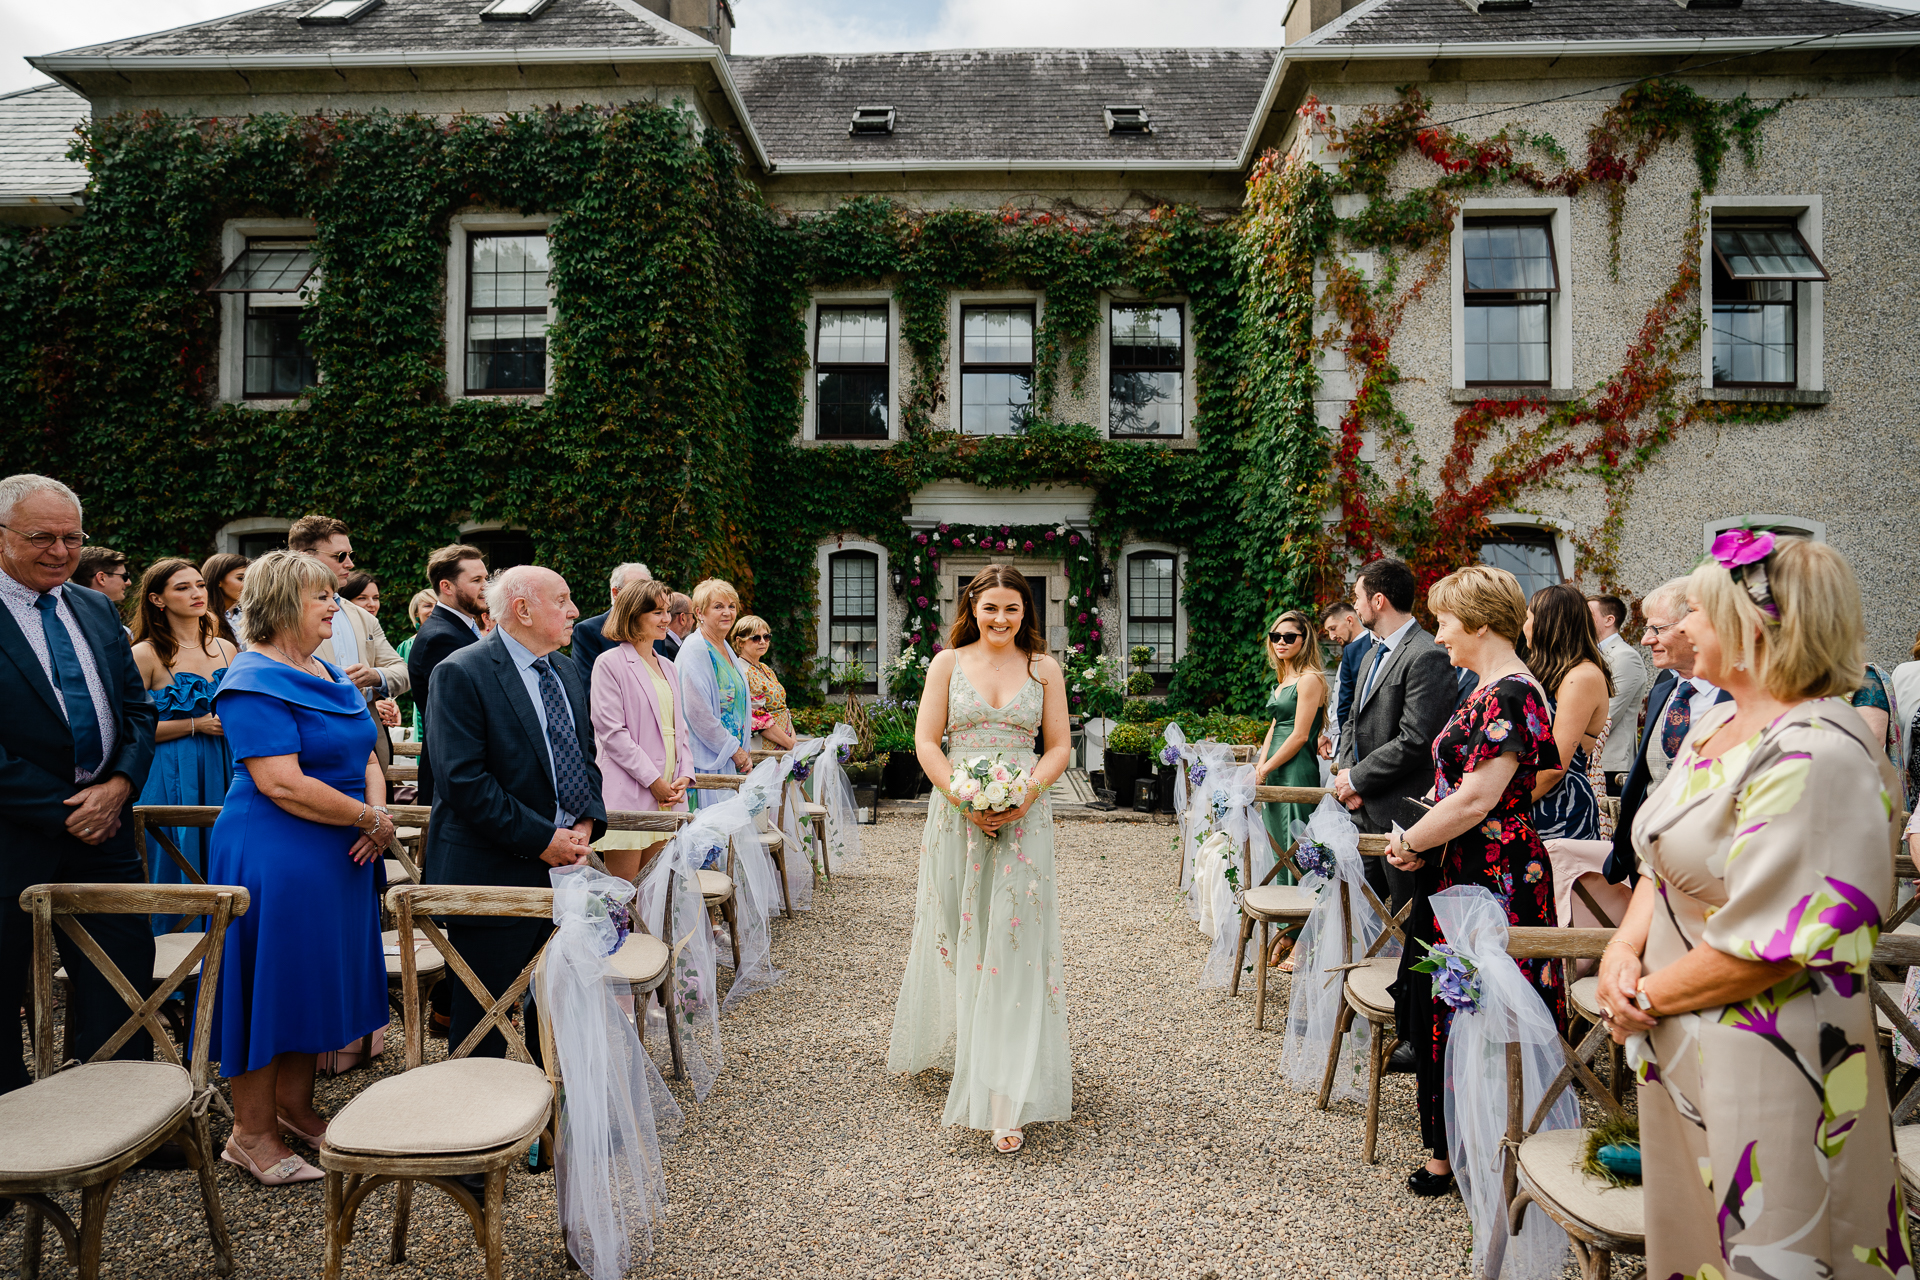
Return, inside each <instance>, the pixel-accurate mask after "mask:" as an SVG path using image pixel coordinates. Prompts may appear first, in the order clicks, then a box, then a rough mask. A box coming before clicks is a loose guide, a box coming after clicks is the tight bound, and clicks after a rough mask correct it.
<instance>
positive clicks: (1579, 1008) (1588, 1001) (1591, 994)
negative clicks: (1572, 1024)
mask: <svg viewBox="0 0 1920 1280" xmlns="http://www.w3.org/2000/svg"><path fill="white" fill-rule="evenodd" d="M1567 995H1568V996H1569V997H1571V998H1572V1000H1573V1008H1574V1011H1575V1012H1576V1013H1578V1014H1579V1015H1580V1016H1581V1017H1583V1018H1585V1019H1586V1020H1587V1021H1588V1022H1595V1023H1597V1022H1599V1021H1600V979H1599V978H1597V977H1594V978H1581V979H1579V980H1578V981H1576V982H1575V983H1574V984H1573V985H1572V986H1571V987H1568V988H1567Z"/></svg>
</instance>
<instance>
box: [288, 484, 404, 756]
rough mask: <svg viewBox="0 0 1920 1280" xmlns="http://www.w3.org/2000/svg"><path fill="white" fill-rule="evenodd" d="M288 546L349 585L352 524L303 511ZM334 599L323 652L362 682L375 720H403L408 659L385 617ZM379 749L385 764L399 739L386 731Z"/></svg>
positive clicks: (385, 722)
mask: <svg viewBox="0 0 1920 1280" xmlns="http://www.w3.org/2000/svg"><path fill="white" fill-rule="evenodd" d="M287 547H288V549H289V550H292V551H299V552H303V553H305V554H306V555H310V556H312V557H314V558H315V559H317V560H319V561H320V563H322V564H324V565H326V566H327V568H329V569H331V570H333V574H334V577H335V578H336V579H338V581H339V585H340V586H345V585H346V582H347V578H348V577H349V576H350V575H351V574H352V573H353V540H352V539H351V538H350V537H349V536H348V534H347V526H346V525H345V524H343V523H342V522H340V521H338V520H335V519H334V518H333V517H332V516H317V515H316V516H301V517H300V518H299V519H298V520H295V521H294V522H293V527H292V528H290V529H288V530H287ZM334 600H335V602H336V603H337V604H339V606H340V612H339V613H338V614H336V615H334V620H333V638H332V639H331V640H323V641H321V643H320V649H319V654H320V656H321V657H323V658H326V659H328V660H329V661H331V662H332V663H333V665H334V666H336V667H339V668H340V669H341V670H342V671H344V672H346V675H347V679H349V680H351V681H353V683H354V684H356V685H358V686H359V688H360V692H361V695H362V696H363V697H365V698H366V700H367V707H368V709H369V710H370V711H372V712H373V718H374V720H375V721H377V722H378V723H379V724H380V725H381V726H382V727H383V728H390V727H392V726H393V725H397V724H399V723H400V707H399V704H398V703H396V702H394V699H395V698H397V697H399V696H400V695H401V694H403V693H405V692H406V691H407V689H408V687H409V683H408V679H407V663H406V659H404V658H402V657H401V656H400V655H399V654H398V653H395V652H394V649H393V646H392V645H390V644H388V643H387V633H386V632H385V631H383V630H381V628H380V621H379V619H377V618H375V617H374V616H373V615H372V614H370V613H368V612H367V611H366V610H365V609H362V608H361V607H360V606H359V605H357V604H354V603H353V602H352V601H349V600H343V599H341V598H340V597H339V596H335V597H334ZM373 749H374V752H375V754H376V755H378V756H379V757H380V764H381V765H382V766H383V767H384V766H386V765H387V764H389V763H391V762H392V760H393V743H392V741H391V740H390V739H389V738H388V736H387V734H386V733H384V732H383V733H381V734H380V736H379V737H378V738H376V739H375V740H374V744H373Z"/></svg>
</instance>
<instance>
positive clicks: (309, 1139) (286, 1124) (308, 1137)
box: [274, 1111, 327, 1151]
mask: <svg viewBox="0 0 1920 1280" xmlns="http://www.w3.org/2000/svg"><path fill="white" fill-rule="evenodd" d="M274 1115H275V1118H276V1119H278V1120H279V1121H280V1127H281V1128H282V1129H285V1130H286V1131H287V1132H288V1133H290V1134H292V1135H293V1136H294V1137H296V1138H298V1139H300V1141H302V1142H304V1143H306V1144H307V1145H308V1146H310V1147H312V1148H313V1149H314V1150H315V1151H318V1150H320V1148H322V1147H324V1146H326V1145H327V1131H326V1130H325V1129H322V1130H320V1132H318V1133H308V1132H307V1131H306V1130H305V1129H302V1128H301V1127H300V1126H298V1125H296V1124H295V1123H294V1122H293V1121H291V1120H289V1119H287V1115H286V1112H284V1111H280V1112H275V1113H274Z"/></svg>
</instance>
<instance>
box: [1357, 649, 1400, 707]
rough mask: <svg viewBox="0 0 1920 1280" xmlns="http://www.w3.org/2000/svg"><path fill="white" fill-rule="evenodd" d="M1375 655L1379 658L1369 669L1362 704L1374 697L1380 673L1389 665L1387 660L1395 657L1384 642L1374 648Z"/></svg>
mask: <svg viewBox="0 0 1920 1280" xmlns="http://www.w3.org/2000/svg"><path fill="white" fill-rule="evenodd" d="M1373 653H1374V655H1377V656H1375V658H1374V663H1373V665H1372V666H1371V667H1369V668H1367V683H1366V686H1365V687H1364V688H1362V689H1361V690H1360V701H1362V702H1365V701H1366V700H1367V699H1368V698H1370V697H1372V696H1373V686H1374V684H1375V683H1376V682H1378V680H1379V679H1380V671H1381V669H1382V668H1383V667H1385V666H1386V665H1387V659H1388V658H1391V657H1392V656H1393V650H1391V649H1389V648H1387V643H1386V641H1384V640H1382V641H1380V642H1378V643H1377V644H1375V645H1374V646H1373Z"/></svg>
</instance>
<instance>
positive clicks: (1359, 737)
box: [1333, 559, 1456, 911]
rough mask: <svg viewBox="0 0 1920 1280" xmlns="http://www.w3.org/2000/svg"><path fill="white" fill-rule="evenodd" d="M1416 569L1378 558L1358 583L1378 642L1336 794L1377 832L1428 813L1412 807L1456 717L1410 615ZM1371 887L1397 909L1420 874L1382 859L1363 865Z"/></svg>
mask: <svg viewBox="0 0 1920 1280" xmlns="http://www.w3.org/2000/svg"><path fill="white" fill-rule="evenodd" d="M1413 596H1414V580H1413V571H1412V570H1411V569H1409V568H1407V566H1406V565H1405V564H1403V563H1402V562H1401V561H1399V560H1392V559H1381V560H1375V561H1373V562H1372V563H1370V564H1368V565H1366V566H1365V567H1364V568H1362V569H1361V570H1360V576H1359V577H1358V578H1356V579H1355V580H1354V584H1353V607H1354V611H1355V612H1356V613H1357V614H1359V617H1360V622H1361V624H1362V625H1363V626H1365V627H1366V628H1367V630H1369V631H1371V632H1372V633H1373V634H1374V637H1375V638H1376V639H1378V640H1379V641H1380V643H1379V644H1377V645H1375V646H1374V649H1373V652H1372V653H1371V654H1369V655H1368V656H1367V659H1366V661H1365V662H1364V663H1362V664H1361V668H1360V673H1359V676H1358V677H1357V681H1356V684H1355V687H1354V698H1353V710H1352V711H1351V712H1350V713H1349V715H1348V720H1347V723H1346V724H1345V725H1343V726H1341V733H1340V755H1339V764H1340V771H1339V773H1338V774H1336V775H1335V777H1334V782H1333V789H1334V795H1335V796H1336V797H1337V798H1338V799H1339V800H1340V802H1341V803H1342V804H1344V805H1346V806H1347V808H1349V809H1351V810H1353V811H1354V815H1355V824H1356V825H1357V826H1358V827H1359V828H1360V829H1361V830H1362V831H1365V832H1368V833H1371V834H1374V835H1382V834H1385V833H1386V832H1387V831H1389V830H1390V829H1391V828H1392V825H1393V824H1394V823H1396V822H1397V823H1399V824H1400V825H1401V826H1402V827H1410V826H1412V825H1413V824H1414V823H1415V822H1417V821H1419V818H1420V814H1421V812H1422V810H1421V809H1420V807H1419V806H1418V805H1415V804H1412V803H1410V801H1411V800H1413V799H1415V798H1417V797H1419V796H1423V795H1425V794H1426V793H1427V792H1428V790H1430V789H1431V788H1432V786H1433V740H1434V739H1435V738H1436V737H1438V736H1439V734H1440V730H1441V729H1442V728H1443V727H1445V725H1446V722H1447V716H1448V715H1449V714H1450V713H1451V712H1452V711H1453V705H1454V698H1455V693H1456V685H1455V681H1454V673H1453V664H1452V662H1450V661H1449V660H1448V658H1447V653H1446V650H1444V649H1442V648H1441V647H1440V646H1439V645H1437V644H1435V643H1434V640H1433V637H1432V636H1430V635H1428V634H1427V633H1426V631H1425V630H1423V629H1422V628H1421V626H1420V624H1419V623H1418V622H1416V621H1415V620H1414V617H1413ZM1365 862H1366V864H1367V881H1368V883H1370V884H1371V885H1373V891H1374V892H1375V893H1377V894H1379V895H1380V896H1381V898H1382V899H1388V898H1391V901H1392V906H1393V909H1394V910H1395V911H1398V910H1399V909H1400V907H1401V905H1402V904H1403V903H1405V902H1406V900H1407V899H1408V898H1410V897H1412V896H1413V892H1414V877H1413V875H1412V874H1411V873H1409V872H1405V871H1401V870H1400V869H1399V868H1397V867H1389V866H1387V865H1386V859H1384V858H1367V859H1365Z"/></svg>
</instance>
